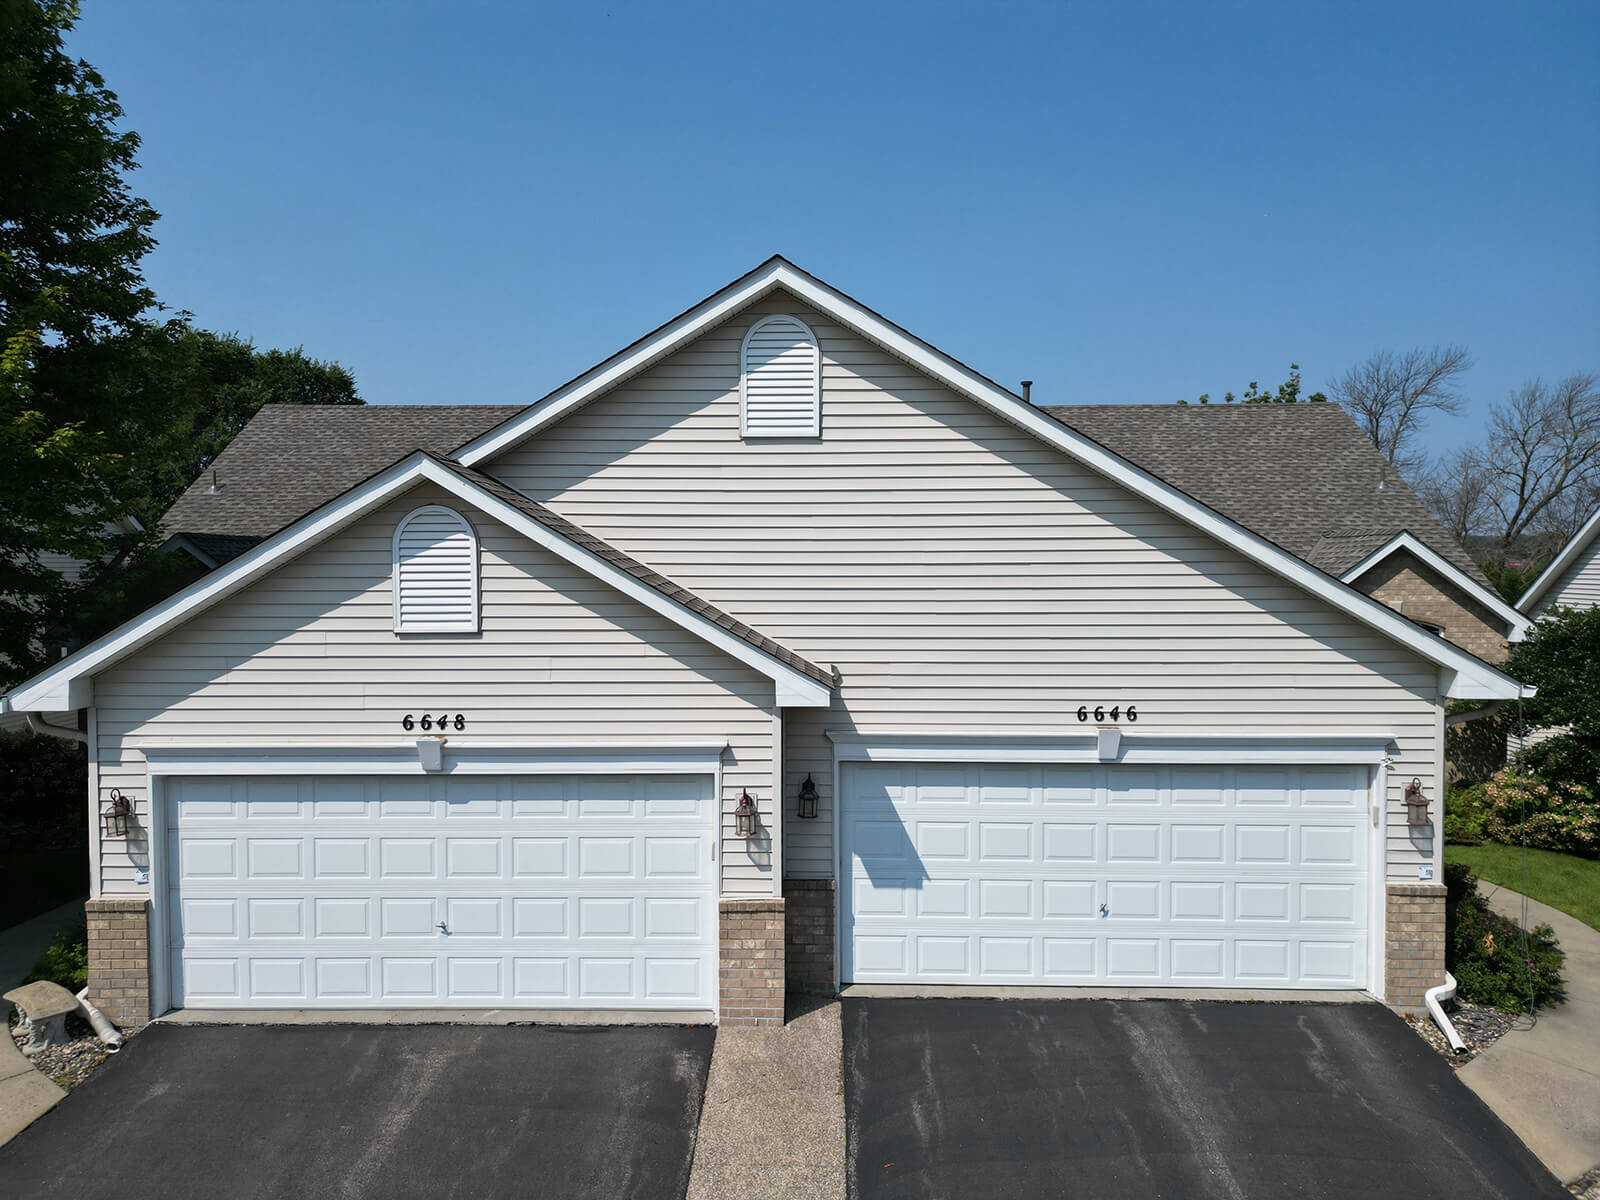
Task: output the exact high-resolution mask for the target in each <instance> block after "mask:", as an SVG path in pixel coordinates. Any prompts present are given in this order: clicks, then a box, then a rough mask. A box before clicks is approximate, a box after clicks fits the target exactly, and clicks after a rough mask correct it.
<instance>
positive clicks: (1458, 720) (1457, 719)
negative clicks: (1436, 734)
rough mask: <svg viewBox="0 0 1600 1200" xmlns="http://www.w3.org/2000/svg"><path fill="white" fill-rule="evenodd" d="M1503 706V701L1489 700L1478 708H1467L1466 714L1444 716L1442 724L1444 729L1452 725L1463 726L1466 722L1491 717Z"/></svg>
mask: <svg viewBox="0 0 1600 1200" xmlns="http://www.w3.org/2000/svg"><path fill="white" fill-rule="evenodd" d="M1504 706H1505V701H1504V700H1491V701H1489V703H1487V704H1484V705H1481V706H1480V707H1478V708H1469V709H1468V710H1467V711H1466V712H1458V713H1454V714H1446V716H1445V719H1444V723H1445V726H1446V728H1448V727H1449V726H1452V725H1465V724H1466V723H1467V722H1468V721H1477V720H1481V719H1482V718H1484V717H1492V716H1494V715H1495V713H1497V712H1499V711H1500V710H1501V708H1503V707H1504Z"/></svg>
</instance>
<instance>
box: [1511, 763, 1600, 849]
mask: <svg viewBox="0 0 1600 1200" xmlns="http://www.w3.org/2000/svg"><path fill="white" fill-rule="evenodd" d="M1483 831H1484V832H1485V833H1486V834H1488V836H1489V837H1491V838H1493V839H1494V840H1495V841H1497V842H1505V843H1506V844H1507V845H1511V846H1519V845H1529V846H1534V847H1537V848H1538V849H1540V850H1559V851H1561V852H1562V853H1563V854H1577V855H1580V856H1582V857H1584V858H1600V805H1596V803H1595V797H1594V788H1592V787H1585V786H1584V785H1583V784H1581V783H1571V782H1561V781H1558V780H1548V779H1543V778H1541V777H1540V776H1538V775H1529V774H1526V773H1523V772H1518V771H1516V770H1513V769H1511V768H1509V767H1508V768H1507V769H1506V770H1504V771H1498V772H1496V773H1495V776H1494V778H1493V779H1491V780H1489V782H1488V783H1486V784H1485V785H1484V789H1483Z"/></svg>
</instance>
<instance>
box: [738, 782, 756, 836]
mask: <svg viewBox="0 0 1600 1200" xmlns="http://www.w3.org/2000/svg"><path fill="white" fill-rule="evenodd" d="M733 818H734V820H735V821H736V822H737V823H738V830H739V836H740V837H753V836H754V835H755V831H756V802H755V801H754V800H753V799H751V797H750V792H749V791H748V790H746V791H744V792H742V793H740V795H739V807H738V808H736V809H734V810H733Z"/></svg>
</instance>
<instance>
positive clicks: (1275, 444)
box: [1045, 402, 1494, 595]
mask: <svg viewBox="0 0 1600 1200" xmlns="http://www.w3.org/2000/svg"><path fill="white" fill-rule="evenodd" d="M1045 411H1046V412H1048V413H1049V414H1050V415H1051V416H1053V417H1055V418H1056V420H1058V421H1061V422H1063V423H1065V424H1067V425H1070V426H1072V428H1074V429H1076V430H1077V431H1078V432H1080V433H1082V434H1085V435H1086V436H1088V437H1091V438H1093V439H1094V440H1095V441H1097V442H1099V443H1100V444H1101V445H1102V446H1104V447H1106V449H1108V450H1113V451H1115V452H1116V453H1118V454H1120V455H1122V457H1123V458H1126V459H1128V460H1130V461H1131V462H1135V463H1138V464H1139V465H1140V466H1141V467H1143V468H1145V470H1147V471H1150V472H1151V473H1153V474H1155V475H1159V476H1160V477H1161V478H1162V479H1165V480H1166V481H1167V482H1168V483H1171V484H1172V485H1174V486H1175V487H1178V488H1181V489H1182V490H1183V491H1185V492H1187V493H1189V495H1191V496H1193V497H1194V498H1195V499H1196V500H1199V501H1200V502H1201V503H1203V504H1207V505H1209V506H1210V507H1212V508H1214V509H1216V510H1217V511H1218V512H1220V513H1221V514H1222V515H1223V516H1225V517H1229V518H1231V519H1232V520H1235V521H1237V522H1239V524H1241V525H1243V526H1245V527H1246V528H1247V529H1253V530H1254V531H1255V532H1256V533H1259V534H1260V535H1261V536H1262V537H1265V538H1267V539H1268V540H1269V541H1272V542H1275V543H1276V544H1278V545H1279V546H1282V547H1283V548H1284V549H1285V550H1288V551H1290V552H1291V553H1293V554H1296V555H1298V556H1299V557H1301V558H1303V559H1305V560H1306V561H1307V562H1309V563H1311V564H1312V565H1313V566H1315V567H1318V568H1319V569H1321V570H1324V571H1326V572H1327V573H1328V574H1330V575H1336V576H1339V577H1341V578H1342V577H1344V576H1345V573H1346V572H1347V571H1348V570H1349V568H1350V567H1351V566H1353V565H1355V564H1356V563H1358V562H1360V561H1361V560H1362V559H1364V558H1366V557H1367V556H1368V555H1370V554H1371V553H1372V552H1373V551H1374V550H1376V549H1378V548H1379V547H1380V546H1382V545H1383V544H1384V543H1386V542H1388V541H1389V540H1390V539H1391V538H1393V537H1394V536H1395V535H1396V534H1398V533H1399V532H1400V531H1401V530H1409V531H1410V532H1411V534H1412V535H1413V536H1414V537H1416V538H1418V539H1420V540H1421V541H1422V542H1423V543H1424V544H1425V545H1427V546H1428V547H1429V548H1430V549H1432V550H1433V551H1434V553H1435V554H1437V555H1438V556H1439V557H1440V558H1443V559H1445V560H1446V561H1447V562H1449V563H1451V564H1453V565H1454V566H1455V567H1456V568H1457V570H1458V571H1459V572H1461V573H1462V574H1464V575H1466V576H1467V577H1468V578H1469V579H1471V580H1472V582H1473V584H1474V586H1476V587H1477V588H1480V589H1483V590H1486V591H1488V592H1489V593H1490V594H1491V595H1493V594H1494V588H1493V586H1492V585H1491V584H1490V583H1489V580H1488V578H1487V577H1486V576H1485V575H1484V573H1483V571H1482V570H1481V569H1480V568H1479V567H1478V564H1477V563H1475V562H1473V561H1472V559H1471V557H1470V556H1469V555H1468V554H1467V552H1466V550H1465V549H1464V548H1463V547H1462V545H1461V543H1460V542H1459V541H1457V540H1456V538H1455V537H1453V536H1452V535H1451V534H1450V532H1449V531H1448V530H1447V529H1445V527H1444V526H1443V525H1441V524H1440V523H1439V520H1438V518H1437V517H1435V516H1434V515H1433V513H1432V512H1431V511H1429V509H1428V506H1427V505H1426V504H1424V503H1423V502H1422V501H1421V499H1420V498H1418V496H1417V494H1416V493H1415V492H1413V491H1412V490H1411V488H1410V487H1409V486H1408V485H1407V483H1406V482H1405V480H1404V479H1402V478H1400V476H1399V474H1398V473H1396V471H1395V470H1394V468H1393V467H1391V466H1389V465H1388V463H1387V462H1386V461H1385V459H1384V457H1383V455H1382V454H1380V453H1379V452H1378V449H1377V447H1375V446H1374V445H1373V444H1372V443H1371V442H1369V441H1368V440H1367V439H1366V436H1365V435H1364V434H1362V432H1361V430H1360V429H1359V428H1358V427H1357V425H1356V423H1355V422H1354V421H1352V420H1351V419H1350V416H1349V414H1348V413H1346V412H1345V410H1344V409H1343V408H1342V407H1341V406H1340V405H1338V404H1334V403H1331V402H1328V403H1321V404H1317V403H1309V402H1302V403H1299V404H1073V405H1061V406H1054V407H1050V408H1046V409H1045ZM1380 485H1381V488H1382V490H1380Z"/></svg>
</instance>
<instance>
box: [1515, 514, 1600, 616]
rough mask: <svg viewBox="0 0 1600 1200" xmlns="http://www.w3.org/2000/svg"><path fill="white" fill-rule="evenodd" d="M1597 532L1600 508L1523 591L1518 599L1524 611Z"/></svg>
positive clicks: (1559, 576) (1518, 604)
mask: <svg viewBox="0 0 1600 1200" xmlns="http://www.w3.org/2000/svg"><path fill="white" fill-rule="evenodd" d="M1596 534H1600V509H1596V510H1595V514H1594V516H1592V517H1590V518H1589V519H1588V520H1587V521H1585V522H1584V523H1583V528H1582V529H1580V530H1578V532H1577V533H1575V534H1573V535H1572V540H1571V541H1569V542H1568V543H1567V544H1566V545H1565V546H1563V547H1561V550H1560V552H1559V553H1558V554H1557V555H1556V556H1555V557H1554V558H1553V559H1551V560H1550V565H1549V566H1548V567H1546V568H1545V569H1544V570H1543V572H1541V573H1540V575H1539V578H1537V579H1535V580H1534V581H1533V585H1532V586H1531V587H1529V588H1528V590H1527V591H1525V592H1523V593H1522V599H1520V600H1518V601H1517V607H1518V608H1520V609H1521V610H1522V611H1523V612H1528V611H1529V610H1530V609H1531V608H1532V607H1533V605H1534V604H1536V603H1537V602H1538V600H1539V597H1540V596H1542V595H1544V593H1545V589H1546V588H1548V587H1549V586H1550V585H1551V584H1552V583H1554V582H1555V581H1556V580H1557V579H1560V578H1561V576H1562V575H1564V574H1565V573H1566V570H1567V568H1568V567H1570V566H1571V565H1572V562H1573V560H1574V559H1575V558H1577V557H1578V555H1580V554H1582V553H1583V551H1584V549H1585V548H1586V547H1587V546H1588V545H1589V543H1590V542H1592V541H1593V540H1594V538H1595V535H1596Z"/></svg>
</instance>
